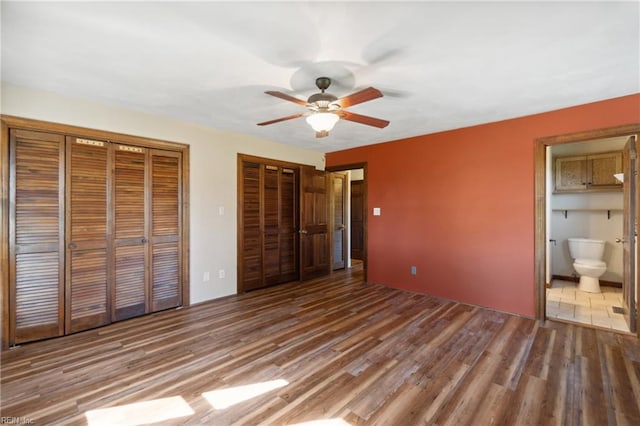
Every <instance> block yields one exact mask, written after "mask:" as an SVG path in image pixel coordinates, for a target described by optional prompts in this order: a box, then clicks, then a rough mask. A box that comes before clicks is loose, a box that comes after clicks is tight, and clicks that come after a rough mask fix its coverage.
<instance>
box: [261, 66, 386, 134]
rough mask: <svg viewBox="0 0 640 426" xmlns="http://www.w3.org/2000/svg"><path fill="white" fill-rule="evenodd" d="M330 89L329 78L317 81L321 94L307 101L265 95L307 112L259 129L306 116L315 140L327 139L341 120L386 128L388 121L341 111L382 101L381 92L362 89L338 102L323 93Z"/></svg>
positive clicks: (270, 93)
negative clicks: (380, 99) (291, 103)
mask: <svg viewBox="0 0 640 426" xmlns="http://www.w3.org/2000/svg"><path fill="white" fill-rule="evenodd" d="M330 85H331V79H330V78H329V77H319V78H317V79H316V86H318V89H320V93H315V94H313V95H311V96H310V97H309V99H307V100H306V101H303V100H302V99H298V98H294V97H293V96H290V95H287V94H286V93H282V92H278V91H267V92H265V93H266V94H267V95H271V96H275V97H276V98H280V99H284V100H285V101H289V102H293V103H295V104H298V105H302V106H304V107H306V108H307V109H308V111H307V112H303V113H300V114H294V115H289V116H287V117H282V118H277V119H275V120H270V121H264V122H262V123H258V126H266V125H268V124H273V123H278V122H280V121H286V120H292V119H294V118H298V117H303V116H306V117H307V123H309V125H310V126H311V127H312V128H313V130H315V131H316V137H318V138H321V137H324V136H328V135H329V131H330V130H331V129H333V126H334V125H335V124H336V123H337V122H338V121H339V120H340V119H343V120H348V121H353V122H356V123H360V124H366V125H367V126H374V127H378V128H381V129H382V128H384V127H387V126H388V125H389V122H388V121H387V120H381V119H379V118H374V117H368V116H366V115H360V114H355V113H353V112H349V111H345V110H344V108H347V107H350V106H352V105H357V104H360V103H363V102H367V101H370V100H372V99H376V98H380V97H382V96H383V95H382V92H380V91H379V90H378V89H374V88H373V87H368V88H366V89H362V90H360V91H358V92H355V93H352V94H350V95H347V96H344V97H342V98H340V99H338V98H337V97H336V96H334V95H332V94H330V93H325V90H327V89H328V88H329V86H330Z"/></svg>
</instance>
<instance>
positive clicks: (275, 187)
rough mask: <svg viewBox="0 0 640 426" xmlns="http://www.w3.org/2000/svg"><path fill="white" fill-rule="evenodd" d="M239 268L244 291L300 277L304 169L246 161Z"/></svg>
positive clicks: (243, 169)
mask: <svg viewBox="0 0 640 426" xmlns="http://www.w3.org/2000/svg"><path fill="white" fill-rule="evenodd" d="M240 187H241V188H240V191H241V192H240V203H241V208H240V215H239V220H240V224H239V225H240V226H239V227H240V232H239V234H240V235H239V263H240V265H239V268H240V271H239V272H240V274H239V275H240V284H241V288H240V289H241V291H248V290H255V289H258V288H262V287H267V286H271V285H276V284H281V283H285V282H289V281H294V280H297V279H299V263H300V261H299V243H298V227H299V225H298V223H299V201H298V200H299V196H298V193H299V171H298V169H296V168H293V167H286V166H282V165H280V164H277V165H276V164H269V163H264V162H260V161H242V162H241V176H240Z"/></svg>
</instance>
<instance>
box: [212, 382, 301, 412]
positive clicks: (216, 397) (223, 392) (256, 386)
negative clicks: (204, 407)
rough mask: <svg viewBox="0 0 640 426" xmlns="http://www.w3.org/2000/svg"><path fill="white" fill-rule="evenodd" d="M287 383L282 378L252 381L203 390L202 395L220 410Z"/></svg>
mask: <svg viewBox="0 0 640 426" xmlns="http://www.w3.org/2000/svg"><path fill="white" fill-rule="evenodd" d="M288 384H289V382H287V381H286V380H283V379H278V380H270V381H268V382H261V383H252V384H250V385H244V386H236V387H232V388H225V389H218V390H214V391H210V392H204V393H203V394H202V396H203V397H204V398H205V399H206V400H207V401H209V404H211V406H212V407H213V408H215V409H216V410H222V409H225V408H228V407H231V406H232V405H235V404H237V403H239V402H242V401H246V400H249V399H251V398H254V397H256V396H260V395H263V394H265V393H267V392H270V391H272V390H274V389H278V388H281V387H283V386H286V385H288Z"/></svg>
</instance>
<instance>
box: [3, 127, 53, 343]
mask: <svg viewBox="0 0 640 426" xmlns="http://www.w3.org/2000/svg"><path fill="white" fill-rule="evenodd" d="M9 144H10V154H9V156H10V178H9V179H10V182H11V185H10V191H9V192H10V194H9V197H10V209H9V210H10V211H9V234H10V236H9V238H10V240H9V257H10V268H9V269H10V270H9V281H10V285H9V330H10V331H9V339H8V340H9V344H16V343H22V342H27V341H31V340H37V339H44V338H47V337H54V336H61V335H62V334H64V168H65V156H64V155H65V151H64V137H63V136H60V135H55V134H48V133H41V132H31V131H25V130H11V131H10V136H9Z"/></svg>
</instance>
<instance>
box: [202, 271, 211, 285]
mask: <svg viewBox="0 0 640 426" xmlns="http://www.w3.org/2000/svg"><path fill="white" fill-rule="evenodd" d="M210 279H211V274H209V272H205V273H204V274H202V282H203V283H206V282H207V281H209V280H210Z"/></svg>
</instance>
